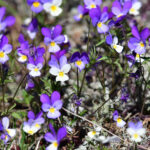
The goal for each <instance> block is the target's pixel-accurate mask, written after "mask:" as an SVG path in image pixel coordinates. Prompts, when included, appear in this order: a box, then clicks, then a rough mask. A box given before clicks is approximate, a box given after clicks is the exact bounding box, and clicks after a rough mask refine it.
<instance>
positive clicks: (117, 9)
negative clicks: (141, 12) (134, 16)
mask: <svg viewBox="0 0 150 150" xmlns="http://www.w3.org/2000/svg"><path fill="white" fill-rule="evenodd" d="M131 6H132V3H131V2H130V1H126V2H125V3H124V4H123V7H122V6H121V4H120V2H119V1H117V0H116V1H114V2H113V4H112V12H113V14H114V15H116V17H117V18H120V17H123V16H126V14H127V13H128V12H129V10H130V8H131Z"/></svg>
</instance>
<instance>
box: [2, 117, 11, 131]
mask: <svg viewBox="0 0 150 150" xmlns="http://www.w3.org/2000/svg"><path fill="white" fill-rule="evenodd" d="M2 124H3V127H4V129H8V127H9V119H8V118H7V117H4V118H2Z"/></svg>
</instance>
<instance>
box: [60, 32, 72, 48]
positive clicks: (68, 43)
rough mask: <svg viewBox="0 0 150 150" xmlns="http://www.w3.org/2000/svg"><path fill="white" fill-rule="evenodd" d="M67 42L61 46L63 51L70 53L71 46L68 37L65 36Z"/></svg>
mask: <svg viewBox="0 0 150 150" xmlns="http://www.w3.org/2000/svg"><path fill="white" fill-rule="evenodd" d="M64 37H65V41H64V42H63V43H62V44H61V49H63V50H66V51H69V50H70V49H71V44H70V41H69V39H68V36H67V35H64Z"/></svg>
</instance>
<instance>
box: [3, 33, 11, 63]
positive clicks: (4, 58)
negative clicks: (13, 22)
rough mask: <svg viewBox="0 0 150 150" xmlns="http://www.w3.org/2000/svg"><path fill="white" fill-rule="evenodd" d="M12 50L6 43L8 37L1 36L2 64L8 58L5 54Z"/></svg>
mask: <svg viewBox="0 0 150 150" xmlns="http://www.w3.org/2000/svg"><path fill="white" fill-rule="evenodd" d="M11 51H12V45H10V44H8V38H7V37H6V36H3V37H2V38H1V40H0V63H2V64H4V63H5V62H6V61H8V60H9V57H8V55H7V54H9V53H10V52H11Z"/></svg>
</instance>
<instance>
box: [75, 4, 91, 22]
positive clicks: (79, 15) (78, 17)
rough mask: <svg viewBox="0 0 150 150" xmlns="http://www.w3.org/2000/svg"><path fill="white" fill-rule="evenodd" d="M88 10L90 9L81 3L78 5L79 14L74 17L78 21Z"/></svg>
mask: <svg viewBox="0 0 150 150" xmlns="http://www.w3.org/2000/svg"><path fill="white" fill-rule="evenodd" d="M87 12H88V10H87V9H86V8H85V6H82V5H79V6H78V14H77V15H76V16H74V19H75V20H76V21H80V20H81V19H82V18H83V16H84V15H85V14H86V13H87Z"/></svg>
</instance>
